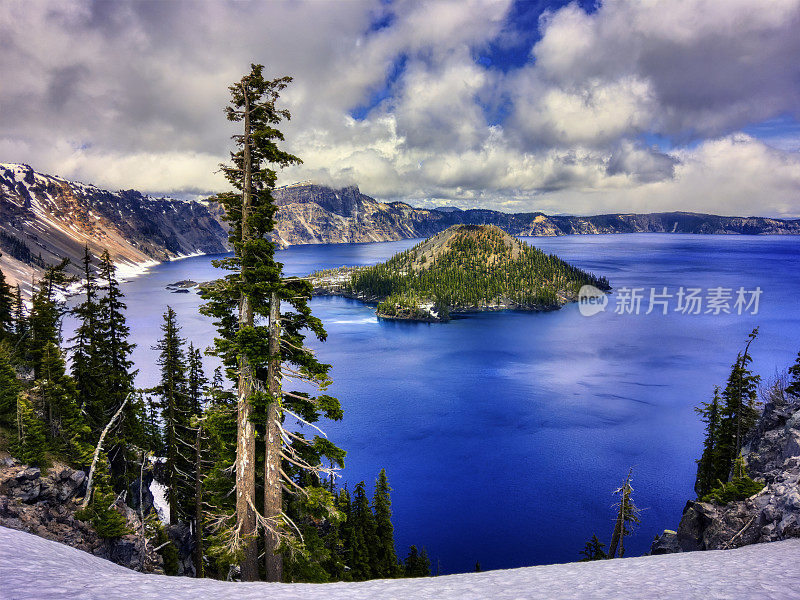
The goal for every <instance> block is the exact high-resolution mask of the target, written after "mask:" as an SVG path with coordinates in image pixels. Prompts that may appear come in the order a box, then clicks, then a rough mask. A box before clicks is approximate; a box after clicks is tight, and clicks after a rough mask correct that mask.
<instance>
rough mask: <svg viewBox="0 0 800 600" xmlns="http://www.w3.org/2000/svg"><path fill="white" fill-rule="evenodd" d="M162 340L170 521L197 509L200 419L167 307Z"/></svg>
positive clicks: (160, 362) (160, 357) (180, 340)
mask: <svg viewBox="0 0 800 600" xmlns="http://www.w3.org/2000/svg"><path fill="white" fill-rule="evenodd" d="M161 331H162V334H163V335H162V337H161V340H160V341H159V342H158V344H157V345H156V346H155V348H154V349H156V350H158V352H159V354H158V359H157V361H156V362H157V364H158V366H159V367H161V381H160V383H159V385H158V387H157V388H156V391H157V393H158V394H159V396H160V398H161V402H160V408H161V421H162V423H163V424H164V445H165V448H166V453H167V457H166V458H167V462H166V467H167V482H166V485H167V489H168V492H167V494H168V498H167V499H168V501H169V514H170V522H171V523H177V522H178V521H185V520H188V519H190V518H191V515H192V514H193V509H194V478H193V477H192V475H191V473H193V471H194V462H195V459H194V456H193V452H192V451H193V449H194V446H195V431H194V428H192V427H191V419H192V417H193V416H197V415H198V413H195V412H194V411H193V410H192V406H191V403H190V399H189V392H188V381H187V377H186V371H187V366H186V357H185V356H184V352H183V343H184V340H183V338H181V336H180V328H179V327H178V323H177V319H176V315H175V311H174V310H173V309H172V308H171V307H169V306H168V307H167V310H166V312H165V313H164V322H163V323H162V325H161Z"/></svg>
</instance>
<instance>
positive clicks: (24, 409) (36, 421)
mask: <svg viewBox="0 0 800 600" xmlns="http://www.w3.org/2000/svg"><path fill="white" fill-rule="evenodd" d="M11 450H12V451H13V452H14V455H15V456H16V458H17V459H18V460H19V461H20V462H22V463H24V464H27V465H34V466H37V467H44V466H46V458H45V453H46V452H47V436H46V434H45V425H44V423H42V420H41V419H40V418H39V415H37V414H36V411H34V409H33V405H32V403H31V401H30V398H29V397H28V395H27V394H25V392H20V393H19V394H17V437H16V440H15V441H14V442H13V443H12V444H11Z"/></svg>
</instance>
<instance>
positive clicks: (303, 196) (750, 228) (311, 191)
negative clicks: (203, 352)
mask: <svg viewBox="0 0 800 600" xmlns="http://www.w3.org/2000/svg"><path fill="white" fill-rule="evenodd" d="M274 196H275V198H276V200H277V202H278V205H279V211H278V224H277V228H276V236H275V239H276V240H277V241H279V242H280V243H281V244H282V245H292V244H320V243H328V244H330V243H341V242H385V241H394V240H401V239H408V238H423V237H430V236H432V235H436V234H437V233H439V232H441V231H444V230H445V229H447V228H448V227H450V226H452V225H459V224H471V225H497V226H498V227H500V228H501V229H503V230H504V231H506V232H507V233H509V234H511V235H515V236H558V235H591V234H612V233H696V234H726V235H742V234H744V235H773V234H785V235H800V220H788V219H771V218H767V217H723V216H718V215H708V214H702V213H692V212H663V213H650V214H635V213H617V214H604V215H595V216H589V217H577V216H555V215H546V214H544V213H541V212H528V213H514V214H512V213H504V212H499V211H494V210H487V209H470V210H460V209H457V208H454V207H442V208H440V209H425V208H415V207H413V206H411V205H409V204H406V203H405V202H391V203H385V202H379V201H378V200H375V199H374V198H371V197H370V196H367V195H366V194H362V193H361V192H360V191H359V189H358V187H356V186H350V187H344V188H340V189H333V188H330V187H326V186H322V185H317V184H313V183H300V184H295V185H292V186H290V187H286V188H282V189H279V190H276V191H275V193H274Z"/></svg>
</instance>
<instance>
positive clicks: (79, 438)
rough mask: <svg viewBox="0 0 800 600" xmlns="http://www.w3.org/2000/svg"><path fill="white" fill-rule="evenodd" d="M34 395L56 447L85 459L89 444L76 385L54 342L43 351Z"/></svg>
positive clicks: (34, 384) (33, 390) (75, 456)
mask: <svg viewBox="0 0 800 600" xmlns="http://www.w3.org/2000/svg"><path fill="white" fill-rule="evenodd" d="M32 392H33V393H34V394H35V396H36V398H37V400H38V402H39V405H40V406H41V407H42V414H44V415H45V416H46V421H47V427H48V430H49V436H50V439H51V440H52V441H53V443H54V446H56V447H60V449H62V450H66V451H74V454H73V457H74V458H77V457H82V456H84V454H85V451H86V448H85V445H86V444H87V443H88V440H87V439H86V437H87V436H86V433H87V431H84V430H83V427H82V426H81V424H80V419H78V408H77V405H76V403H75V397H76V396H77V392H76V390H75V383H74V381H73V380H72V378H71V377H69V376H68V375H67V374H66V366H65V364H64V359H63V357H62V356H61V350H60V349H59V348H58V347H57V346H56V345H55V344H53V343H52V342H51V343H49V344H48V345H47V346H45V348H44V351H43V353H42V360H41V364H40V368H39V378H38V379H36V380H35V381H34V382H33V388H32ZM76 429H77V430H76ZM73 446H74V447H73Z"/></svg>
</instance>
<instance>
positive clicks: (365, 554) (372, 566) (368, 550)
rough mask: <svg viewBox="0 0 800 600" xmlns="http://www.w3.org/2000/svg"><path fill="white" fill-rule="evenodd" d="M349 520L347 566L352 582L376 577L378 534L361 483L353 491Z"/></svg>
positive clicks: (364, 489)
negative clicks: (350, 521) (350, 527)
mask: <svg viewBox="0 0 800 600" xmlns="http://www.w3.org/2000/svg"><path fill="white" fill-rule="evenodd" d="M350 519H352V529H351V538H350V553H349V563H348V566H349V567H350V573H351V575H352V577H353V580H354V581H365V580H367V579H373V578H374V577H378V574H377V571H376V562H377V561H376V550H377V549H378V544H379V543H378V533H377V529H376V524H375V516H374V515H373V514H372V510H371V509H370V506H369V500H368V499H367V493H366V488H365V486H364V482H363V481H361V482H359V483H358V484H357V485H356V487H355V488H354V490H353V502H352V504H351V506H350Z"/></svg>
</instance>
